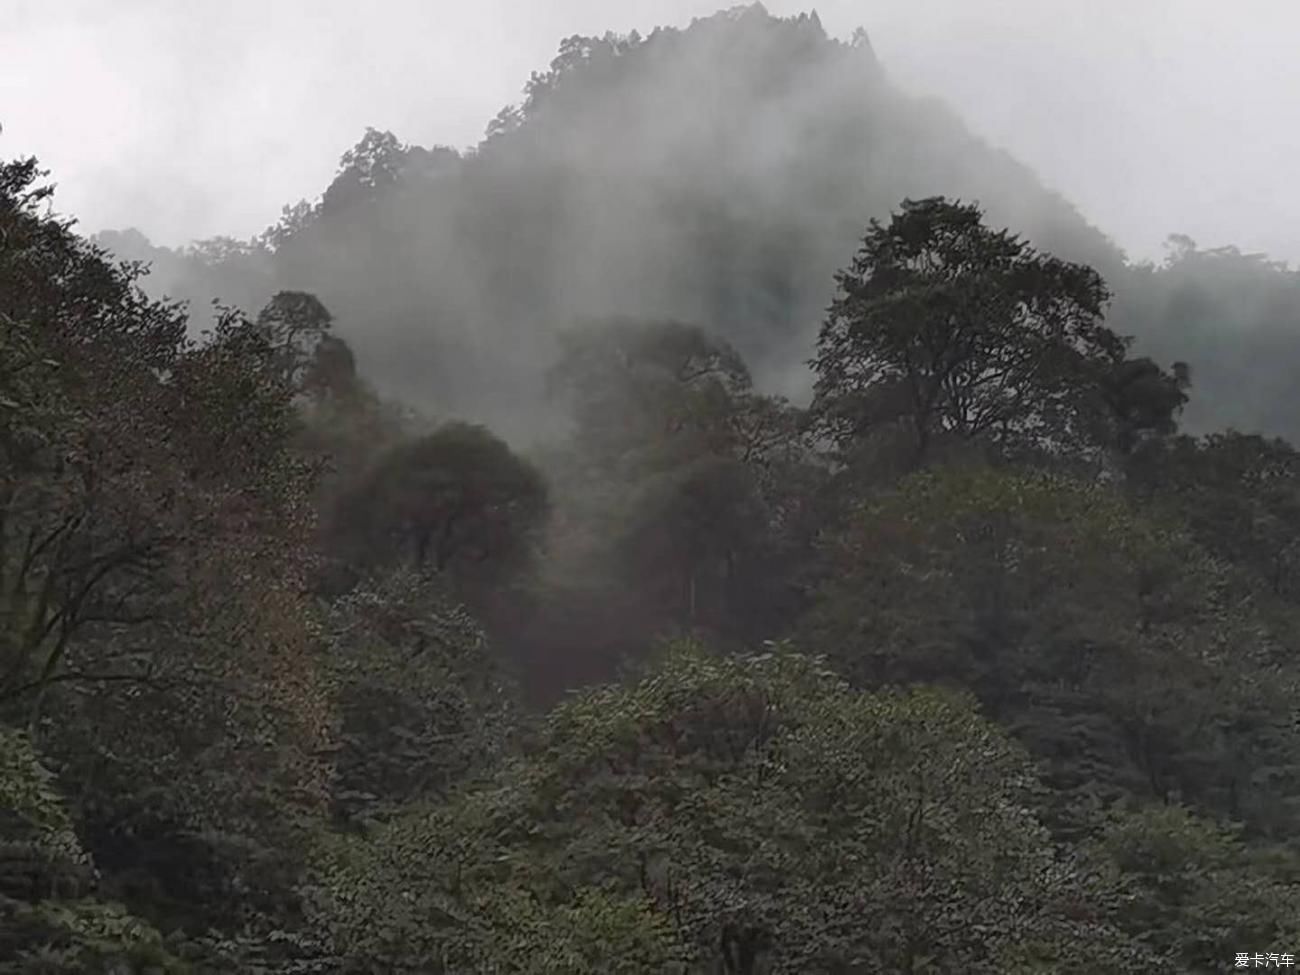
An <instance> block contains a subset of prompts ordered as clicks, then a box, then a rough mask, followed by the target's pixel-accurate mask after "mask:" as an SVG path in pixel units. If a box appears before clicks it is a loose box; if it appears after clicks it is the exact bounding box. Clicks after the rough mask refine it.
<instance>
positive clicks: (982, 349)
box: [813, 197, 1181, 461]
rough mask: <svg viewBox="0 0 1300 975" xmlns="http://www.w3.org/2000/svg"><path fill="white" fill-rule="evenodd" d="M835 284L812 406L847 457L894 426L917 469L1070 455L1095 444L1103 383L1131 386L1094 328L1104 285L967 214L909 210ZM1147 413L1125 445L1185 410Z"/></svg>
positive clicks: (918, 206)
mask: <svg viewBox="0 0 1300 975" xmlns="http://www.w3.org/2000/svg"><path fill="white" fill-rule="evenodd" d="M836 281H837V283H838V285H839V291H838V294H837V296H836V299H835V301H834V302H833V304H832V305H831V309H830V314H829V317H828V318H827V320H826V323H825V325H824V326H823V327H822V330H821V334H820V336H819V338H818V343H817V356H816V358H815V359H814V360H813V366H814V368H815V369H816V371H817V377H818V378H817V403H816V405H815V407H814V408H815V410H816V411H817V412H818V414H819V417H820V419H821V422H822V424H823V427H824V429H825V431H826V432H827V434H828V435H829V436H830V437H831V438H832V439H833V440H835V441H836V442H837V443H838V444H840V445H841V446H846V445H848V444H849V443H851V442H853V441H854V440H856V439H858V438H861V437H863V436H865V435H868V434H870V433H874V432H876V431H878V430H881V429H886V430H887V429H891V428H896V429H899V430H900V431H901V435H902V436H904V437H905V438H906V441H907V443H908V444H910V445H911V447H912V448H913V449H914V451H915V456H916V458H917V459H918V460H921V461H924V460H925V459H926V458H927V456H928V455H929V453H930V452H931V449H932V447H933V445H934V444H936V443H937V442H942V441H945V440H957V441H963V440H973V439H985V440H988V441H989V442H991V443H992V444H994V445H995V446H997V447H999V448H1002V449H1024V448H1026V447H1030V448H1039V449H1043V448H1046V449H1054V450H1060V449H1065V448H1069V447H1073V446H1078V445H1080V444H1084V443H1087V442H1088V440H1089V439H1090V436H1091V435H1092V434H1094V432H1095V430H1096V424H1097V419H1096V417H1095V416H1094V414H1095V411H1096V408H1097V403H1096V400H1097V391H1098V387H1099V385H1101V383H1102V381H1103V377H1105V378H1110V377H1114V379H1115V383H1112V385H1111V387H1110V388H1111V389H1112V390H1116V391H1118V390H1123V389H1127V388H1129V387H1130V385H1131V383H1132V380H1133V379H1135V378H1137V377H1136V376H1134V375H1132V373H1133V371H1134V370H1133V368H1132V367H1130V369H1128V370H1124V371H1122V370H1121V367H1122V366H1123V363H1124V353H1125V347H1126V344H1127V343H1126V340H1124V339H1122V338H1120V337H1119V336H1118V335H1116V334H1115V333H1114V332H1112V331H1110V330H1109V329H1108V328H1106V327H1105V325H1103V324H1102V312H1103V308H1104V306H1105V304H1106V302H1107V300H1108V299H1109V293H1108V291H1107V290H1106V286H1105V285H1104V283H1103V282H1102V280H1101V277H1100V276H1099V275H1098V274H1097V273H1096V272H1095V271H1093V270H1092V269H1091V268H1088V267H1085V266H1083V265H1080V264H1070V263H1067V262H1065V261H1061V260H1059V259H1057V258H1054V257H1050V256H1048V255H1045V254H1041V253H1039V252H1038V251H1035V250H1034V249H1033V248H1032V247H1030V246H1029V245H1028V244H1026V243H1025V242H1023V241H1022V240H1020V239H1019V238H1018V237H1016V236H1014V235H1012V234H1011V233H1010V232H1008V231H1005V230H1003V231H994V230H991V229H989V228H988V227H986V226H985V225H984V223H983V214H982V213H981V211H980V210H979V208H978V207H976V206H973V205H968V204H961V203H953V202H950V201H948V200H946V199H943V198H942V197H935V198H931V199H926V200H907V201H905V202H904V203H903V206H902V209H901V210H900V211H898V212H897V213H895V214H894V216H893V218H892V219H891V220H890V222H889V224H888V225H884V224H881V223H880V222H879V221H873V222H872V224H871V228H870V229H869V230H868V232H867V235H866V236H865V237H864V238H863V241H862V247H861V249H860V250H859V252H858V254H857V256H856V257H855V258H854V261H853V264H852V265H851V266H850V267H849V268H848V269H846V270H844V271H841V272H840V273H839V274H838V275H837V278H836ZM1149 368H1150V364H1149V363H1144V364H1141V365H1140V366H1138V367H1137V375H1138V376H1145V375H1146V374H1147V372H1148V371H1149ZM1144 405H1145V406H1146V409H1145V410H1143V409H1127V410H1124V413H1123V415H1122V419H1123V420H1124V421H1125V430H1124V436H1125V439H1126V440H1127V439H1129V438H1131V437H1132V436H1133V434H1134V433H1135V432H1136V430H1137V429H1140V428H1142V427H1144V426H1154V427H1157V428H1160V429H1163V428H1164V427H1165V426H1167V425H1168V415H1169V414H1170V413H1171V412H1172V411H1173V410H1175V409H1176V408H1177V407H1178V406H1180V405H1181V399H1180V398H1179V397H1178V396H1174V397H1171V398H1169V399H1157V398H1151V397H1148V398H1147V399H1146V401H1145V404H1144ZM1151 412H1154V415H1148V414H1149V413H1151ZM1129 428H1133V429H1129Z"/></svg>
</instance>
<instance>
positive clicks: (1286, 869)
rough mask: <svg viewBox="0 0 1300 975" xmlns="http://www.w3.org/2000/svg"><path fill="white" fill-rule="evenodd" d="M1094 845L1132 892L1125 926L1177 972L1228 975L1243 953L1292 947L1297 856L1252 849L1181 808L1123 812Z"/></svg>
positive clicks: (1298, 920)
mask: <svg viewBox="0 0 1300 975" xmlns="http://www.w3.org/2000/svg"><path fill="white" fill-rule="evenodd" d="M1098 848H1099V851H1100V852H1101V853H1102V854H1103V855H1104V856H1105V857H1106V858H1107V859H1108V860H1109V862H1110V863H1112V864H1113V865H1114V866H1116V867H1117V868H1118V869H1119V870H1120V871H1121V872H1122V876H1123V878H1124V880H1125V882H1126V883H1127V884H1129V885H1130V887H1131V889H1132V890H1133V891H1134V897H1133V899H1132V900H1131V901H1130V902H1129V905H1128V908H1127V910H1125V912H1124V913H1123V914H1122V916H1121V924H1122V926H1123V927H1124V928H1125V929H1126V930H1127V931H1129V932H1130V933H1132V934H1133V935H1134V936H1135V937H1137V938H1138V939H1140V940H1141V941H1143V942H1144V943H1145V944H1147V945H1149V946H1150V947H1151V948H1152V949H1153V951H1155V952H1156V953H1157V954H1158V956H1159V957H1161V958H1163V959H1166V960H1167V961H1168V962H1169V963H1170V964H1173V965H1175V966H1177V968H1178V970H1179V971H1184V972H1205V973H1209V972H1219V971H1222V970H1223V968H1224V966H1225V965H1226V964H1227V959H1228V957H1229V956H1230V955H1235V953H1236V952H1238V951H1240V950H1243V949H1248V950H1249V952H1250V953H1251V954H1252V955H1253V954H1254V953H1255V952H1257V951H1258V952H1264V953H1268V952H1270V951H1272V952H1275V953H1278V954H1281V953H1283V952H1290V951H1292V949H1291V948H1290V947H1288V946H1289V945H1291V944H1292V943H1293V939H1294V938H1295V936H1296V932H1297V927H1300V911H1297V909H1296V907H1295V904H1296V893H1297V885H1300V861H1297V858H1296V854H1295V852H1294V851H1289V850H1286V849H1284V848H1275V849H1268V848H1252V847H1250V846H1247V845H1246V844H1245V843H1243V842H1242V841H1241V838H1240V836H1239V835H1238V831H1237V830H1234V829H1231V828H1227V827H1224V826H1221V825H1219V824H1217V823H1215V822H1213V821H1210V820H1206V819H1203V818H1200V817H1197V816H1195V815H1194V814H1192V813H1191V812H1190V811H1189V810H1187V809H1186V808H1184V807H1181V806H1177V805H1173V806H1146V807H1141V808H1138V809H1136V810H1125V811H1119V812H1117V813H1116V814H1115V815H1114V816H1113V817H1112V819H1111V821H1110V822H1109V823H1108V824H1107V828H1106V831H1105V833H1104V834H1103V836H1102V837H1101V838H1100V839H1099V842H1098Z"/></svg>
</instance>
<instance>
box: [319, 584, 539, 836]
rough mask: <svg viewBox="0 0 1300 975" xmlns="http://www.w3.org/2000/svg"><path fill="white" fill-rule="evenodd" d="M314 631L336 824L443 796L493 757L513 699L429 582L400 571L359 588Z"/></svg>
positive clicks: (458, 612)
mask: <svg viewBox="0 0 1300 975" xmlns="http://www.w3.org/2000/svg"><path fill="white" fill-rule="evenodd" d="M323 626H324V639H325V652H326V659H327V669H328V672H329V675H330V683H331V686H332V688H333V692H334V696H335V711H336V714H337V716H338V721H339V729H338V732H337V736H336V742H335V747H336V749H337V750H336V754H335V760H334V768H335V777H334V781H333V787H332V794H333V800H334V805H335V808H336V811H337V812H338V813H339V814H341V815H342V816H344V817H345V818H347V819H356V818H370V817H374V816H382V815H384V814H385V813H386V812H387V813H391V812H392V811H393V810H394V809H397V808H400V807H401V806H402V804H404V803H409V802H411V801H414V800H420V799H428V798H437V797H443V796H446V795H447V794H448V793H449V792H450V791H451V790H452V789H453V788H454V787H455V786H457V785H458V784H459V783H460V782H461V780H463V779H465V778H467V777H468V776H470V775H471V774H474V773H477V772H481V771H482V770H484V769H485V768H487V767H489V766H490V765H491V764H492V762H493V761H494V760H495V759H497V758H498V757H499V756H500V754H501V753H502V751H503V750H504V748H505V745H506V742H507V741H508V739H509V736H510V733H511V731H512V730H513V725H514V723H515V714H514V711H515V708H514V704H513V700H512V693H511V688H510V687H509V685H508V683H507V682H506V679H505V677H504V675H502V674H501V673H500V672H499V668H498V666H497V665H496V663H495V661H494V660H493V659H492V658H491V656H490V655H489V652H488V649H487V646H486V638H485V636H484V634H483V632H482V630H481V629H480V628H479V626H478V624H477V623H475V621H474V620H473V619H472V618H471V617H470V616H469V615H468V614H467V613H466V612H465V611H464V610H463V609H461V608H460V607H458V606H457V605H456V604H455V603H453V602H451V601H450V599H449V598H448V596H447V594H446V591H445V587H443V586H440V585H439V584H438V581H437V580H436V579H433V578H429V577H422V576H419V575H417V574H415V573H412V572H409V571H399V572H397V573H395V574H393V575H389V576H386V577H383V578H382V579H379V580H377V581H374V582H368V583H365V584H363V585H361V586H359V587H357V588H356V589H354V590H352V591H351V592H349V593H348V594H347V595H345V596H343V597H341V598H340V599H338V600H336V601H334V602H333V603H332V604H331V605H330V606H329V607H328V608H327V611H326V613H325V617H324V620H323Z"/></svg>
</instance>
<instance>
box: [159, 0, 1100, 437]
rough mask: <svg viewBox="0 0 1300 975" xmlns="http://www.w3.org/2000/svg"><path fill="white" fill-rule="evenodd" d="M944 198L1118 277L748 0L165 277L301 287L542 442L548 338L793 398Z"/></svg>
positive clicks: (340, 180)
mask: <svg viewBox="0 0 1300 975" xmlns="http://www.w3.org/2000/svg"><path fill="white" fill-rule="evenodd" d="M935 194H945V195H950V196H957V197H962V198H965V199H973V200H978V201H979V202H981V203H982V204H983V205H984V206H985V208H986V209H987V211H988V214H989V219H990V221H991V222H993V223H997V224H1001V225H1009V226H1012V227H1014V228H1016V229H1017V230H1018V231H1020V232H1022V233H1024V234H1025V235H1026V236H1028V237H1029V238H1030V239H1032V240H1033V241H1034V242H1035V243H1036V244H1037V245H1039V246H1041V247H1044V248H1047V249H1050V250H1053V251H1055V252H1057V253H1059V254H1061V255H1063V256H1067V257H1070V258H1074V259H1079V260H1085V261H1088V262H1090V263H1092V264H1094V265H1096V266H1098V267H1099V269H1101V270H1102V271H1103V273H1110V272H1113V271H1117V270H1118V269H1119V268H1121V267H1122V266H1123V257H1122V255H1121V254H1120V253H1119V251H1118V250H1117V249H1116V248H1115V247H1114V246H1113V245H1112V244H1111V243H1110V242H1109V241H1108V240H1107V239H1106V238H1105V236H1104V235H1103V234H1102V233H1100V232H1099V231H1098V230H1096V229H1095V228H1093V227H1091V226H1090V225H1088V224H1087V222H1086V221H1085V220H1084V219H1083V218H1082V217H1081V216H1080V215H1079V214H1078V213H1077V212H1076V211H1075V210H1074V209H1073V208H1072V207H1071V206H1070V205H1069V204H1068V203H1066V202H1065V201H1064V200H1063V199H1062V198H1061V197H1059V196H1058V195H1056V194H1055V193H1053V192H1051V191H1050V190H1048V189H1047V188H1045V187H1044V186H1043V185H1042V183H1041V182H1040V181H1039V180H1038V179H1037V178H1036V177H1035V176H1034V174H1033V173H1032V172H1030V171H1029V170H1028V169H1027V168H1025V167H1024V166H1022V165H1020V164H1019V163H1017V162H1015V161H1014V160H1013V159H1012V158H1010V157H1009V156H1008V155H1006V154H1005V153H1003V152H1000V151H997V150H995V149H993V148H991V147H989V146H988V145H986V144H985V143H983V142H981V141H980V140H979V139H977V138H975V137H974V136H973V135H972V134H971V133H970V132H969V131H968V130H967V129H966V128H965V127H964V126H963V125H962V123H961V122H960V121H959V120H958V119H957V118H955V117H954V116H953V115H952V114H951V113H949V112H948V111H947V110H946V109H944V108H943V107H942V106H940V105H938V104H935V103H933V102H929V101H924V100H920V99H917V98H914V97H911V96H908V95H906V94H904V93H902V92H900V91H899V90H898V89H896V88H895V87H893V86H892V85H891V84H890V82H889V81H888V79H887V78H886V77H885V76H884V74H883V73H882V71H881V68H880V65H879V64H878V62H877V60H876V59H875V57H874V55H873V53H872V51H871V48H870V45H869V44H868V43H867V41H866V37H865V35H864V34H862V33H861V32H859V33H858V34H857V35H856V36H855V38H854V39H853V40H852V41H850V42H847V43H846V42H841V41H837V40H834V39H832V38H830V37H828V36H827V34H826V32H825V31H824V30H823V28H822V26H821V24H820V22H819V21H818V20H817V18H816V16H815V15H813V16H806V15H805V16H799V17H796V18H789V19H782V18H777V17H772V16H770V15H769V14H768V13H767V12H766V11H765V10H764V9H763V8H762V7H761V6H759V5H754V6H750V7H741V8H737V9H735V10H731V11H726V12H723V13H719V14H716V15H714V16H712V17H708V18H705V19H701V20H697V21H695V22H694V23H692V24H691V25H690V26H689V27H688V28H685V29H660V30H656V31H655V32H654V33H652V34H651V35H649V36H648V37H645V38H641V37H637V36H636V35H633V36H631V37H626V38H617V37H613V36H608V35H607V36H606V37H604V38H581V37H573V38H569V39H568V40H566V41H564V43H563V44H562V45H561V49H560V54H559V56H558V57H557V58H556V59H555V61H554V62H553V63H552V65H551V67H550V70H549V71H548V72H546V73H545V74H537V75H534V76H533V78H532V80H531V81H530V82H529V84H528V86H527V89H526V99H525V100H524V102H523V104H522V105H521V106H519V107H518V108H512V109H507V110H506V111H504V112H502V113H501V115H499V116H498V118H497V119H496V120H495V121H494V122H493V123H492V125H491V126H490V127H489V134H488V136H487V138H486V139H485V140H484V142H483V143H482V144H481V145H480V146H478V147H477V148H476V149H474V150H472V151H470V152H468V153H466V154H464V155H460V154H458V153H455V152H453V151H451V150H446V149H435V150H433V151H426V150H423V149H416V148H407V147H403V146H401V145H400V144H399V143H398V142H397V141H396V139H394V138H392V137H391V136H387V135H381V134H379V133H374V132H372V133H370V134H368V136H367V138H366V139H365V140H363V142H362V143H361V144H360V145H359V146H358V147H357V148H356V149H355V150H354V151H353V152H351V153H349V154H348V155H347V156H345V157H344V160H343V166H342V167H341V170H340V172H339V175H338V177H337V179H336V180H335V182H334V184H333V185H332V186H331V187H330V188H329V190H328V191H327V192H326V193H325V194H324V197H323V198H322V200H321V202H320V203H318V204H316V205H314V206H311V207H307V206H305V205H300V207H299V208H298V209H296V210H294V211H292V212H289V211H286V216H285V219H284V221H282V223H281V225H280V227H279V228H276V229H275V230H273V231H272V232H271V233H269V234H268V235H267V236H266V237H264V238H263V239H262V241H261V242H260V243H259V245H258V246H257V247H253V248H245V249H244V250H243V251H239V250H238V249H235V250H234V251H232V249H231V248H230V247H229V246H225V247H222V248H218V249H217V250H218V251H219V252H218V253H215V254H214V253H208V254H206V255H199V256H197V257H192V258H189V259H186V260H182V261H181V264H182V265H183V266H184V267H185V268H188V273H186V274H180V275H178V274H177V273H176V272H177V265H176V264H175V263H174V262H169V263H171V264H172V266H171V267H170V268H169V269H168V280H166V281H165V282H161V283H165V284H166V285H167V287H168V289H169V290H170V291H171V292H172V293H173V294H175V295H178V296H181V297H188V298H192V299H195V300H196V301H203V302H206V301H207V300H208V299H209V298H210V297H211V296H213V295H216V294H220V295H221V297H223V298H224V299H226V300H230V301H235V302H242V303H250V304H251V303H256V302H258V301H260V300H264V298H265V297H267V296H269V295H270V294H271V293H272V292H273V291H274V290H276V289H279V288H294V289H303V290H310V291H314V292H316V293H318V294H319V295H320V297H321V298H322V300H323V301H324V302H325V303H326V305H327V306H329V307H330V308H331V309H332V310H333V311H334V312H335V314H336V315H337V317H338V319H339V321H340V323H341V330H342V333H343V334H344V335H346V336H347V337H348V338H349V340H351V341H353V342H354V344H355V345H356V347H357V350H358V352H359V354H360V357H361V359H362V362H363V366H364V367H366V368H367V370H368V371H369V372H370V373H371V374H372V375H373V376H374V377H375V378H376V380H377V381H378V383H379V384H380V385H381V386H382V387H383V388H385V390H386V391H387V392H389V393H392V394H395V395H400V396H402V397H403V398H406V399H408V400H410V401H412V402H414V403H416V404H418V405H421V406H424V407H426V408H433V409H436V410H438V411H443V412H452V413H460V414H464V415H469V416H472V417H474V418H476V419H482V420H486V421H489V422H492V423H494V424H496V425H497V426H498V427H499V428H501V429H502V430H503V431H504V432H506V433H507V434H510V435H512V436H515V437H519V436H526V435H528V434H530V433H533V432H535V431H534V430H533V429H531V428H532V427H533V426H534V423H535V420H536V418H537V416H538V415H539V414H538V411H537V410H536V409H535V406H536V404H537V402H538V401H539V397H540V394H541V391H542V389H541V386H542V380H541V376H542V373H543V371H544V366H545V364H546V363H547V362H548V361H549V358H550V356H551V354H552V353H551V338H552V336H553V335H554V333H555V332H556V330H557V329H559V328H562V327H564V326H567V325H569V324H570V323H572V322H573V321H574V320H575V319H582V318H588V317H598V316H605V315H619V314H623V315H643V316H657V317H675V318H680V319H684V320H688V321H694V322H699V323H701V324H704V325H706V326H707V327H710V328H712V329H714V330H716V331H717V332H719V333H720V334H722V335H723V336H724V337H726V338H728V339H729V340H730V341H732V342H733V343H734V344H735V345H736V346H737V347H738V348H739V349H740V351H741V352H742V353H743V354H744V355H745V356H746V358H747V359H748V360H749V361H750V362H751V363H752V364H753V366H754V369H755V373H756V377H757V379H758V381H759V383H760V385H761V386H764V387H766V388H769V389H773V390H776V391H781V392H787V393H790V394H792V395H795V396H799V395H800V394H801V393H802V392H803V391H804V390H805V388H806V384H807V372H806V369H805V368H804V365H803V362H804V360H805V359H806V357H807V355H808V351H809V349H810V346H811V338H812V336H813V334H814V332H815V329H816V326H817V323H818V322H819V320H820V318H821V316H822V311H823V309H824V307H825V305H826V303H827V302H828V300H829V298H830V295H831V291H832V274H833V272H834V271H835V270H836V269H837V268H838V267H840V266H842V265H843V264H844V263H845V262H846V261H847V259H848V258H849V256H850V255H851V254H852V251H853V249H854V244H855V242H856V241H857V239H858V238H859V237H860V236H861V233H862V231H863V230H864V228H865V225H866V223H867V221H868V220H869V219H871V218H873V217H885V216H887V215H888V213H889V211H890V209H891V208H892V207H894V206H896V205H897V204H898V202H899V201H900V200H902V199H903V198H904V197H907V196H928V195H935ZM209 250H210V251H211V250H212V248H209ZM219 289H220V290H219ZM521 417H523V418H525V419H522V420H521Z"/></svg>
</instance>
